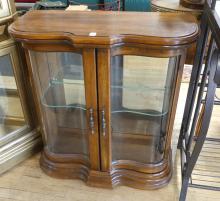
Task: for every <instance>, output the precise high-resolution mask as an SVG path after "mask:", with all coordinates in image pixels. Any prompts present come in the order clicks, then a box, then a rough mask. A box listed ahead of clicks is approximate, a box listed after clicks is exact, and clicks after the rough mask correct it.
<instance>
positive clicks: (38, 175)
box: [0, 83, 220, 201]
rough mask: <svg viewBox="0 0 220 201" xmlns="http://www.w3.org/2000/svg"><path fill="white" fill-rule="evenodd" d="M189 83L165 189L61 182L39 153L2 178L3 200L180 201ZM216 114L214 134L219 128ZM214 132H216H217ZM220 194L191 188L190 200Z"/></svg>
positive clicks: (215, 198) (212, 199)
mask: <svg viewBox="0 0 220 201" xmlns="http://www.w3.org/2000/svg"><path fill="white" fill-rule="evenodd" d="M187 87H188V84H187V83H182V86H181V92H180V99H179V103H178V109H177V115H176V120H175V125H174V135H173V156H174V157H173V158H174V173H173V178H172V180H171V182H170V183H169V185H167V186H166V187H164V188H162V189H159V190H153V191H147V190H137V189H132V188H129V187H125V186H120V187H116V188H115V189H113V190H109V189H99V188H94V187H88V186H86V185H85V184H84V183H83V182H82V181H79V180H60V179H54V178H51V177H49V176H47V175H45V174H44V173H43V172H42V171H41V169H40V167H39V162H38V161H39V157H40V154H37V155H34V156H33V157H31V158H29V159H28V160H26V161H24V162H23V163H21V164H20V165H18V166H16V167H15V168H13V169H11V170H10V171H8V172H6V173H5V174H3V175H1V176H0V201H147V200H149V201H161V200H163V201H177V200H178V196H179V191H180V181H181V178H180V166H179V164H180V161H179V152H178V151H176V142H177V138H178V132H179V127H180V124H181V117H182V113H183V109H184V107H183V104H184V101H185V97H186V91H187ZM218 114H220V111H219V112H216V111H215V112H214V115H213V119H214V121H213V122H214V123H213V124H212V125H211V127H212V128H211V130H212V132H211V134H214V133H216V132H217V131H219V129H220V125H218V121H217V119H218V117H219V115H218ZM214 131H215V132H214ZM219 200H220V192H217V191H209V190H201V189H196V188H189V191H188V195H187V201H219Z"/></svg>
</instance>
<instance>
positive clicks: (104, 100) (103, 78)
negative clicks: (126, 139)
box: [98, 49, 112, 172]
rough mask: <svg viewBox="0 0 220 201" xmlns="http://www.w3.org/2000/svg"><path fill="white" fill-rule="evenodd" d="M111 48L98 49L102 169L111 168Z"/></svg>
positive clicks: (108, 169)
mask: <svg viewBox="0 0 220 201" xmlns="http://www.w3.org/2000/svg"><path fill="white" fill-rule="evenodd" d="M110 80H111V79H110V49H99V50H98V97H99V99H98V101H99V124H100V125H99V128H100V149H101V152H100V153H101V171H107V172H109V171H110V170H111V162H112V156H111V95H110V90H111V84H110Z"/></svg>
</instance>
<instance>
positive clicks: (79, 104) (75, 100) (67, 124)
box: [30, 51, 88, 154]
mask: <svg viewBox="0 0 220 201" xmlns="http://www.w3.org/2000/svg"><path fill="white" fill-rule="evenodd" d="M30 55H31V62H32V67H33V70H34V75H35V82H36V84H37V88H38V93H39V96H40V100H41V108H42V111H43V120H44V129H45V134H46V138H47V145H48V148H49V149H50V151H52V152H54V153H64V154H88V142H87V141H88V140H87V138H88V136H87V134H88V133H87V132H88V126H87V119H86V105H85V104H86V103H85V87H84V76H83V65H82V56H81V55H80V54H76V53H67V52H48V53H47V52H33V51H31V52H30Z"/></svg>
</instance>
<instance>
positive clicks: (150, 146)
mask: <svg viewBox="0 0 220 201" xmlns="http://www.w3.org/2000/svg"><path fill="white" fill-rule="evenodd" d="M155 52H156V51H155ZM147 55H152V52H150V51H149V50H146V49H144V48H137V49H135V48H128V47H119V48H113V49H112V50H99V52H98V73H99V91H98V94H99V116H100V118H99V122H100V147H101V158H102V165H101V167H102V170H105V171H107V170H108V171H109V170H111V169H112V167H114V168H125V169H134V170H136V171H139V170H141V171H145V172H147V171H148V170H149V171H151V172H152V171H160V168H162V166H163V164H165V162H162V160H163V159H165V158H167V156H168V154H169V151H170V148H168V149H166V145H168V144H169V143H168V144H167V138H168V136H170V132H172V131H170V129H171V127H172V120H171V121H170V119H171V114H172V115H173V114H174V110H175V109H173V103H174V93H176V92H175V88H176V80H177V78H176V76H177V74H176V72H177V70H178V65H179V62H180V57H179V56H175V55H174V56H169V55H168V54H167V55H165V54H164V55H163V53H160V51H158V53H155V55H157V57H153V56H147ZM158 55H159V56H158ZM175 101H176V99H175ZM174 104H175V103H174ZM168 146H169V145H168ZM167 150H168V151H167ZM155 164H156V166H158V168H156V169H154V170H153V169H152V166H154V165H155ZM159 164H160V165H159ZM143 165H144V166H143ZM143 167H145V168H143ZM148 167H149V169H148ZM150 169H151V170H150Z"/></svg>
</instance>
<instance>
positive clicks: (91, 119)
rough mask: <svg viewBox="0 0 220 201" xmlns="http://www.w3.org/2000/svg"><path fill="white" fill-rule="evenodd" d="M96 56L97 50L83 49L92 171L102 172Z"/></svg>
mask: <svg viewBox="0 0 220 201" xmlns="http://www.w3.org/2000/svg"><path fill="white" fill-rule="evenodd" d="M95 58H96V55H95V49H93V48H90V49H88V48H87V49H83V66H84V67H83V69H84V82H85V97H86V108H87V120H88V125H89V132H88V133H89V155H90V163H91V169H92V170H97V171H98V170H100V157H99V155H100V154H99V131H98V114H97V111H98V107H97V85H96V60H95Z"/></svg>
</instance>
